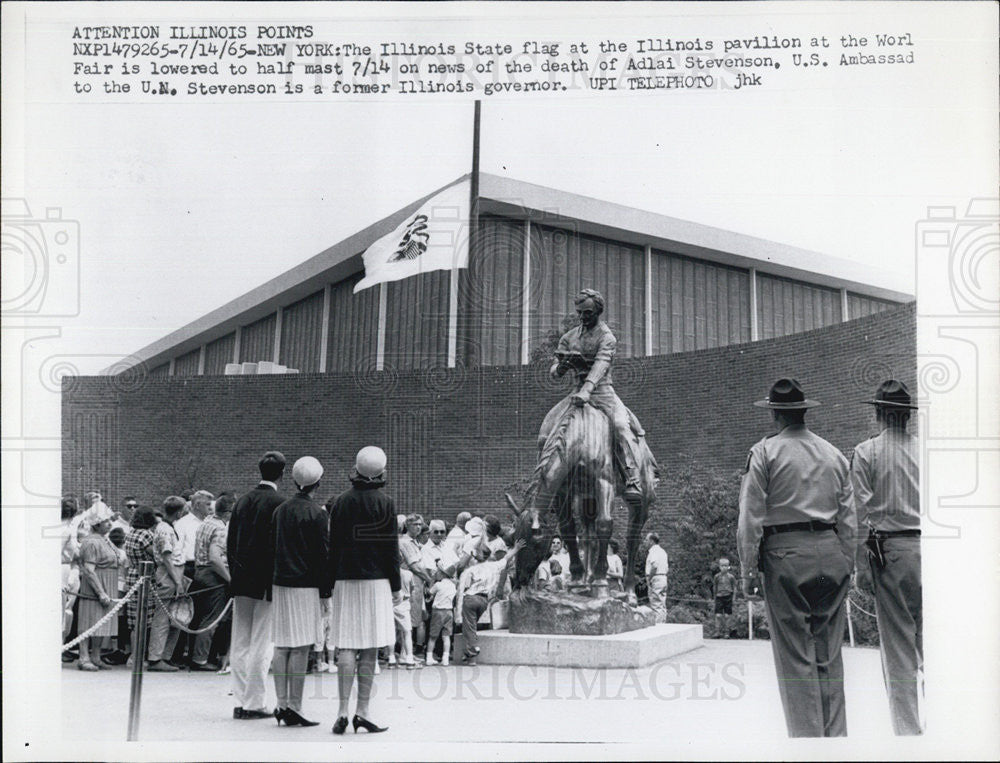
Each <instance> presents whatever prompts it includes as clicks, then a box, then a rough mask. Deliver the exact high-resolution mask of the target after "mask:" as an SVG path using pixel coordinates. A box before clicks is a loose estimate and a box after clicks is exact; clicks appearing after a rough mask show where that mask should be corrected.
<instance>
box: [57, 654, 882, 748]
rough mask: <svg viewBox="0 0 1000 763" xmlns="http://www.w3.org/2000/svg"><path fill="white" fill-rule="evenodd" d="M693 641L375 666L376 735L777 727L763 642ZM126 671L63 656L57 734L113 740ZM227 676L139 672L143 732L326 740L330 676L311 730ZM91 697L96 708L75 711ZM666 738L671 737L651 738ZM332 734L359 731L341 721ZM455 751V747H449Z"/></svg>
mask: <svg viewBox="0 0 1000 763" xmlns="http://www.w3.org/2000/svg"><path fill="white" fill-rule="evenodd" d="M704 643H705V645H704V646H703V647H702V648H700V649H696V650H694V651H691V652H688V653H686V654H683V655H679V656H677V657H674V658H672V659H670V660H666V661H664V662H662V663H659V664H657V665H653V666H650V667H648V668H641V669H636V670H573V669H563V668H560V669H550V668H531V667H523V666H487V665H480V666H478V667H460V666H452V667H448V668H442V667H431V668H424V669H422V670H418V671H399V670H392V671H389V670H384V671H383V672H382V674H381V675H379V676H378V677H377V678H376V695H375V698H374V699H373V703H372V708H373V712H372V715H373V716H374V720H376V721H377V722H380V723H387V724H389V725H390V726H391V730H390V732H389V733H388V734H385V735H382V736H380V738H379V740H380V741H382V740H384V741H385V742H390V740H391V742H392V743H400V742H411V743H434V744H436V745H438V747H436V748H435V749H437V750H439V751H440V752H441V754H442V755H445V754H447V750H448V746H449V745H457V744H458V741H459V740H460V739H461V740H464V741H465V742H483V743H504V742H517V741H531V742H533V743H535V744H544V743H560V742H562V743H581V742H584V741H591V742H592V741H601V742H607V743H628V742H632V743H640V744H644V745H659V746H660V747H661V748H662V749H663V750H664V752H663V754H664V755H667V756H669V755H670V754H671V753H672V754H681V750H683V749H684V747H683V745H684V744H685V742H686V741H687V742H690V741H692V740H704V739H712V738H716V737H718V736H719V735H720V734H721V735H724V736H730V737H731V738H735V739H743V740H753V739H758V738H759V739H761V740H769V741H772V742H773V741H776V740H779V739H783V738H784V719H783V715H782V712H781V705H780V700H779V698H778V691H777V683H776V680H775V676H774V669H773V663H772V661H771V651H770V644H769V643H768V642H761V641H754V642H747V641H716V640H706V641H705V642H704ZM844 652H845V655H844V662H845V670H846V684H847V689H846V691H847V713H848V728H849V730H850V733H851V737H852V740H859V739H865V740H872V741H874V740H879V741H880V742H884V741H885V740H889V739H891V734H890V732H889V718H888V710H887V706H886V700H885V695H884V689H883V687H882V679H881V668H880V664H879V655H878V652H877V651H876V650H874V649H863V648H857V649H850V648H845V650H844ZM130 675H131V674H130V672H129V671H128V670H127V669H125V668H117V669H115V670H113V671H108V672H102V673H100V674H97V673H85V672H81V671H78V670H76V667H75V665H70V666H66V667H64V670H63V672H62V702H63V719H64V721H63V733H64V737H63V738H64V739H74V738H76V739H87V740H89V741H98V740H107V741H122V740H124V738H125V732H126V727H127V713H128V697H129V682H130ZM229 689H230V679H229V677H228V676H217V675H215V674H202V673H150V674H147V675H146V676H145V680H144V685H143V696H142V726H141V734H140V736H141V739H142V740H148V741H152V740H164V741H167V740H176V741H186V742H193V741H201V740H203V741H205V742H220V741H225V740H238V741H240V742H244V743H245V742H249V741H253V740H260V741H266V742H289V741H293V740H294V741H311V742H330V741H333V737H331V735H330V726H331V725H332V723H333V720H334V718H335V715H336V710H337V704H336V697H337V683H336V676H335V675H328V674H325V675H316V676H310V677H309V678H307V680H306V695H305V706H304V714H305V715H306V716H307V717H309V718H312V719H314V720H318V721H321V724H320V725H319V726H316V727H315V728H310V729H299V728H291V729H288V728H285V727H280V728H279V727H278V726H277V725H276V724H275V723H274V722H273V721H271V720H259V721H235V720H233V719H232V707H233V704H234V703H233V699H232V697H231V696H228V692H229ZM269 701H270V702H271V703H272V706H273V687H269ZM95 705H96V706H98V707H100V710H101V711H100V713H97V714H95V713H93V712H90V711H82V709H83V708H88V709H89V708H93V707H94V706H95ZM72 708H77V709H78V710H81V711H73V710H72ZM457 729H460V730H461V733H460V734H459V733H457V732H456V730H457ZM359 736H360V735H359ZM668 740H669V742H670V745H669V747H663V745H664V743H665V742H666V741H668ZM338 741H342V742H343V743H344V744H345V745H350V744H360V743H364V742H362V740H360V739H358V740H355V739H354V738H353V737H351V736H350V734H349V735H348V738H346V739H344V740H338ZM371 741H372V742H374V741H375V740H374V739H373V740H371ZM458 753H459V749H458V748H457V747H453V748H452V754H458ZM543 755H546V753H544V752H538V753H537V756H543ZM748 757H753V756H750V755H748Z"/></svg>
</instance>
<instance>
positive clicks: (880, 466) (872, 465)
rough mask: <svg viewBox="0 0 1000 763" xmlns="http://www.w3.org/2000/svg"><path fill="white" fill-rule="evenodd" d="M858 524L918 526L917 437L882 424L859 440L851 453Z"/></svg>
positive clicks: (883, 528)
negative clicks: (884, 427)
mask: <svg viewBox="0 0 1000 763" xmlns="http://www.w3.org/2000/svg"><path fill="white" fill-rule="evenodd" d="M851 482H852V484H853V487H854V502H855V505H856V506H857V511H858V527H859V528H861V529H862V530H864V529H865V528H866V527H872V528H874V529H876V530H881V531H883V532H897V531H900V530H919V529H920V487H919V486H920V467H919V457H918V453H917V438H916V437H914V436H913V435H912V434H909V433H908V432H906V431H905V430H899V429H892V428H886V429H883V430H882V431H881V432H880V433H879V434H877V435H876V436H875V437H872V438H871V439H868V440H865V441H864V442H862V443H859V444H858V446H857V447H856V448H855V449H854V455H853V456H852V457H851Z"/></svg>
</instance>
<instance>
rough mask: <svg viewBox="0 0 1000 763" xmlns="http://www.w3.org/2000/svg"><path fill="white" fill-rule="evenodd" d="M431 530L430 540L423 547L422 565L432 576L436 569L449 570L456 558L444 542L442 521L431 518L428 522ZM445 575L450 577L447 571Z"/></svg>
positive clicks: (444, 531) (444, 533) (444, 532)
mask: <svg viewBox="0 0 1000 763" xmlns="http://www.w3.org/2000/svg"><path fill="white" fill-rule="evenodd" d="M430 531H431V542H430V543H428V544H427V545H426V546H425V547H424V549H423V557H424V567H425V568H426V569H427V574H428V575H429V576H430V577H431V578H433V577H434V576H435V575H436V574H437V572H438V570H441V571H443V572H444V571H446V570H448V571H450V570H451V569H452V568H453V567H454V566H455V562H457V561H458V558H457V557H456V556H455V554H454V552H453V551H452V550H451V548H450V546H449V545H448V544H447V543H446V542H445V535H446V533H447V530H445V526H444V522H443V521H442V520H440V519H432V520H431V523H430ZM445 574H446V575H448V576H449V577H450V574H449V573H448V572H445Z"/></svg>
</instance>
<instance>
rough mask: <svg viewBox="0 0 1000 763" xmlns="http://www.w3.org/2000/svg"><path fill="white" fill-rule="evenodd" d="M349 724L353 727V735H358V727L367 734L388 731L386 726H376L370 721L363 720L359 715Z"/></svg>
mask: <svg viewBox="0 0 1000 763" xmlns="http://www.w3.org/2000/svg"><path fill="white" fill-rule="evenodd" d="M351 723H352V724H353V725H354V733H355V734H357V733H358V727H359V726H360V727H361V728H363V729H364V730H365V731H367V732H368V733H369V734H380V733H382V732H383V731H388V730H389V727H388V726H376V725H375V724H374V723H372V722H371V721H367V720H365V719H364V718H362V717H361V716H360V715H355V716H354V720H353V721H351Z"/></svg>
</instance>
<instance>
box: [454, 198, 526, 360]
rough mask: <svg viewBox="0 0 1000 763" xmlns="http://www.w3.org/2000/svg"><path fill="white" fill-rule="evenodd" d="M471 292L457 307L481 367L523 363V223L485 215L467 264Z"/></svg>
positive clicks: (467, 284)
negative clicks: (471, 316)
mask: <svg viewBox="0 0 1000 763" xmlns="http://www.w3.org/2000/svg"><path fill="white" fill-rule="evenodd" d="M463 285H464V288H467V289H468V290H469V292H468V299H467V300H465V301H464V302H460V304H461V305H462V307H461V308H460V309H464V310H468V311H469V312H470V314H471V313H475V316H476V317H477V318H478V320H473V321H469V322H468V324H467V325H469V326H470V330H471V331H472V342H473V344H474V345H476V348H475V357H478V359H479V364H480V365H517V364H518V363H520V359H521V316H522V314H523V309H522V305H521V301H522V296H523V289H524V223H523V222H522V221H519V220H506V219H503V218H498V217H483V218H481V219H480V227H479V251H478V252H477V253H474V256H473V257H472V259H471V262H470V263H469V273H468V278H467V279H465V280H464V281H463Z"/></svg>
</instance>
